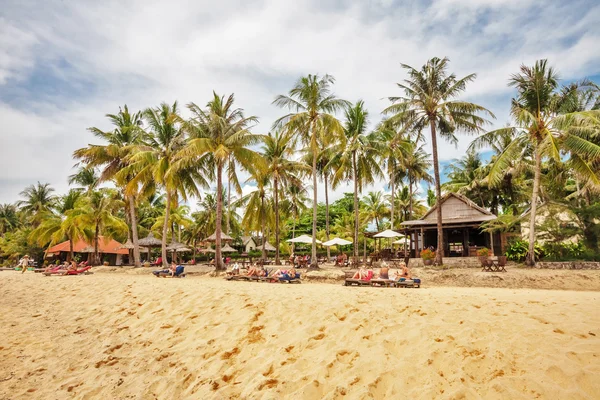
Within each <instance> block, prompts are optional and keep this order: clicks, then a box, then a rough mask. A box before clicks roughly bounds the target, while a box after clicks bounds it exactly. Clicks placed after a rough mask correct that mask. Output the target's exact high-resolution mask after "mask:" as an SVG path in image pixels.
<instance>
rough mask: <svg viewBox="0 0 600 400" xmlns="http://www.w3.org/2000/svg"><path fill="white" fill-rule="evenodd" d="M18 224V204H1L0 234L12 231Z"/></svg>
mask: <svg viewBox="0 0 600 400" xmlns="http://www.w3.org/2000/svg"><path fill="white" fill-rule="evenodd" d="M18 226H19V217H18V215H17V206H15V205H14V204H0V235H3V234H5V233H6V232H9V231H12V230H14V229H16V228H17V227H18Z"/></svg>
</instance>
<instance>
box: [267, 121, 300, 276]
mask: <svg viewBox="0 0 600 400" xmlns="http://www.w3.org/2000/svg"><path fill="white" fill-rule="evenodd" d="M262 140H263V146H262V153H263V157H264V160H265V163H266V166H267V169H266V171H265V172H266V174H267V176H269V177H270V178H271V179H272V180H273V201H274V207H275V264H277V265H279V239H280V238H279V234H280V230H279V224H280V220H279V194H280V191H281V190H280V187H279V185H280V184H281V185H282V186H283V187H286V186H289V185H292V186H299V185H301V182H300V179H299V178H298V176H297V174H298V173H301V172H303V171H306V170H307V169H308V168H307V167H306V166H305V164H304V163H301V162H297V161H294V160H290V159H289V158H290V157H291V156H292V155H293V153H294V148H293V146H292V137H291V135H289V134H285V133H282V132H279V131H277V132H275V133H274V134H273V133H270V132H269V134H268V135H266V136H263V137H262ZM263 243H264V242H263Z"/></svg>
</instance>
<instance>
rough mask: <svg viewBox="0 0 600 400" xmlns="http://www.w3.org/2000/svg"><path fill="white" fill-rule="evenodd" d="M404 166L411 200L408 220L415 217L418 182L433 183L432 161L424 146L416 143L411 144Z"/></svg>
mask: <svg viewBox="0 0 600 400" xmlns="http://www.w3.org/2000/svg"><path fill="white" fill-rule="evenodd" d="M404 166H405V167H406V177H407V179H408V193H409V195H408V196H409V199H410V209H409V216H408V219H412V218H413V217H414V214H413V205H414V197H415V196H414V193H413V188H414V185H415V184H417V183H418V182H422V181H425V182H429V183H431V182H433V179H432V177H431V175H429V170H430V168H431V160H430V159H429V154H427V153H426V152H425V150H424V149H423V147H422V146H419V145H417V143H415V142H411V143H410V145H409V151H408V154H407V156H406V157H405V159H404Z"/></svg>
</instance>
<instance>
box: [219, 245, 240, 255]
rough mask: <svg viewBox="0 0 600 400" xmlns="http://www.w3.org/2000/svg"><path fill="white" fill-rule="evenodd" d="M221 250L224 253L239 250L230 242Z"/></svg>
mask: <svg viewBox="0 0 600 400" xmlns="http://www.w3.org/2000/svg"><path fill="white" fill-rule="evenodd" d="M221 251H222V252H223V253H235V252H236V251H237V250H236V249H234V248H233V247H231V246H230V245H229V244H226V245H225V246H223V247H221Z"/></svg>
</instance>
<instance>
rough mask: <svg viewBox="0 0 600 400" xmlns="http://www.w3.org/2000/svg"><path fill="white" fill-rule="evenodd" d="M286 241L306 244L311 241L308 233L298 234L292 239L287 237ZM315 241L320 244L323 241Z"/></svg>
mask: <svg viewBox="0 0 600 400" xmlns="http://www.w3.org/2000/svg"><path fill="white" fill-rule="evenodd" d="M287 242H288V243H306V244H311V243H312V237H310V236H308V235H301V236H298V237H296V238H293V239H289V240H287ZM317 243H319V244H321V243H323V242H321V241H320V240H319V239H317Z"/></svg>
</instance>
